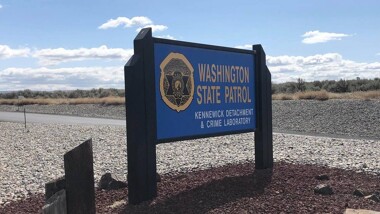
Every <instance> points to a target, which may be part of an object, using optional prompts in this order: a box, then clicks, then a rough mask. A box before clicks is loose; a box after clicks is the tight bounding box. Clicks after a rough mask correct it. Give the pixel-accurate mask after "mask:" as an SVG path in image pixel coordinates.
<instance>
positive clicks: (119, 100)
mask: <svg viewBox="0 0 380 214" xmlns="http://www.w3.org/2000/svg"><path fill="white" fill-rule="evenodd" d="M124 103H125V98H124V97H103V98H75V99H53V98H46V99H45V98H36V99H33V98H27V99H21V100H19V99H0V105H35V104H37V105H60V104H69V105H78V104H102V105H124Z"/></svg>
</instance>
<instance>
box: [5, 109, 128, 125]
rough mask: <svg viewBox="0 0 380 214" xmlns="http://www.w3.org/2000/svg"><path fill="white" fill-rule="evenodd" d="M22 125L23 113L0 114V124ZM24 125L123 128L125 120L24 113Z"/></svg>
mask: <svg viewBox="0 0 380 214" xmlns="http://www.w3.org/2000/svg"><path fill="white" fill-rule="evenodd" d="M1 121H7V122H22V123H24V112H0V122H1ZM26 123H46V124H53V123H56V124H69V125H114V126H125V125H126V124H125V120H114V119H104V118H90V117H76V116H65V115H52V114H35V113H26Z"/></svg>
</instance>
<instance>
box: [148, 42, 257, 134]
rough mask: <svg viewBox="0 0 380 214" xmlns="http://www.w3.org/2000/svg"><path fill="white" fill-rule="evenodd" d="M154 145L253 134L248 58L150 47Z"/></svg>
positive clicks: (185, 48)
mask: <svg viewBox="0 0 380 214" xmlns="http://www.w3.org/2000/svg"><path fill="white" fill-rule="evenodd" d="M154 67H155V87H156V94H155V97H156V115H157V116H156V122H157V126H156V127H157V139H158V140H167V139H174V138H186V137H187V138H191V136H203V135H204V136H206V135H209V136H212V135H220V134H223V133H234V132H240V131H241V132H244V131H252V130H254V129H255V128H256V112H255V89H254V76H255V73H254V55H253V54H250V53H243V52H238V51H236V52H234V51H224V50H214V49H207V48H198V47H190V46H181V45H173V44H164V43H155V44H154Z"/></svg>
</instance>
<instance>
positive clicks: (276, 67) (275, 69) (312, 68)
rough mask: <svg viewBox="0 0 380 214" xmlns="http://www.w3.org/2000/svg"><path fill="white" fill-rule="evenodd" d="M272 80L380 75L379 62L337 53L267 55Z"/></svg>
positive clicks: (329, 78)
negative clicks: (350, 57)
mask: <svg viewBox="0 0 380 214" xmlns="http://www.w3.org/2000/svg"><path fill="white" fill-rule="evenodd" d="M267 65H268V67H269V70H270V71H271V73H272V80H273V82H277V83H279V82H287V81H295V80H296V79H297V78H302V79H305V80H306V81H314V80H339V79H355V78H356V77H360V78H371V79H373V78H376V77H377V78H378V77H380V63H379V62H373V63H360V62H355V61H351V60H347V59H344V58H343V57H342V55H340V54H338V53H327V54H318V55H313V56H306V57H305V56H288V55H284V56H276V57H274V56H267Z"/></svg>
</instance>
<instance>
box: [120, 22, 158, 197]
mask: <svg viewBox="0 0 380 214" xmlns="http://www.w3.org/2000/svg"><path fill="white" fill-rule="evenodd" d="M153 63H154V60H153V38H152V30H151V29H150V28H147V29H143V30H141V31H140V33H139V34H138V35H137V37H136V38H135V40H134V55H133V56H132V57H131V59H130V60H129V61H128V63H127V64H126V65H125V67H124V76H125V78H124V79H125V104H126V113H127V114H126V115H127V156H128V199H129V203H130V204H138V203H140V202H142V201H146V200H150V199H153V198H154V197H156V196H157V183H156V143H155V131H154V130H155V128H154V127H155V124H154V121H155V103H154V96H155V93H154V91H152V89H153V88H154V64H153ZM152 102H153V103H152Z"/></svg>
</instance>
